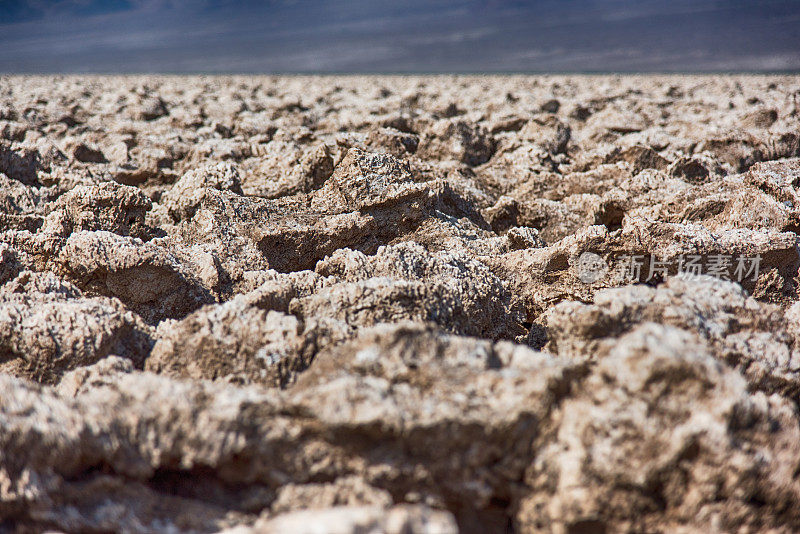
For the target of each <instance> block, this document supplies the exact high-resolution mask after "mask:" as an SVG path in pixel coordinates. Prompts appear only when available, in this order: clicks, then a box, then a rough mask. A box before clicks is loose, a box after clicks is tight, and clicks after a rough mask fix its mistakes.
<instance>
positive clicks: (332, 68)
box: [0, 0, 800, 73]
mask: <svg viewBox="0 0 800 534" xmlns="http://www.w3.org/2000/svg"><path fill="white" fill-rule="evenodd" d="M653 71H658V72H730V71H750V72H753V71H755V72H796V71H800V0H763V1H754V0H727V1H723V0H638V1H625V0H543V1H532V2H523V1H515V0H481V1H478V0H475V1H457V0H412V1H406V2H404V1H400V0H352V1H311V0H272V1H253V0H242V1H233V0H103V1H101V0H57V1H48V0H0V72H7V73H8V72H15V73H35V72H72V73H80V72H99V73H106V72H107V73H120V72H121V73H139V72H164V73H192V72H211V73H215V72H219V73H281V72H286V73H307V72H317V73H327V72H348V73H349V72H352V73H361V72H381V73H392V72H402V73H408V72H653Z"/></svg>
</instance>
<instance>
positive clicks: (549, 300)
mask: <svg viewBox="0 0 800 534" xmlns="http://www.w3.org/2000/svg"><path fill="white" fill-rule="evenodd" d="M798 100H800V77H790V76H786V77H778V76H771V77H755V76H752V77H748V76H715V77H710V76H709V77H702V76H700V77H644V76H627V77H610V76H608V77H602V76H597V77H547V76H539V77H446V76H441V77H319V78H314V77H310V78H309V77H196V78H187V77H135V76H132V77H80V78H78V77H0V371H1V372H2V373H1V374H0V531H1V532H41V531H61V532H216V531H225V532H228V533H237V534H255V533H273V532H275V533H283V532H294V533H312V532H314V533H319V532H335V533H353V534H355V533H362V532H369V533H378V532H386V533H392V534H395V533H396V534H400V533H430V534H445V533H454V532H465V533H483V532H513V533H556V534H595V533H612V532H631V533H633V532H663V533H693V532H704V533H714V532H741V533H753V532H771V533H790V532H796V531H798V530H800V507H798V506H797V503H798V502H800V411H798V406H799V404H798V402H800V295H798V284H800V278H798V268H799V267H800V256H799V255H798V248H797V234H798V232H800V109H798V105H799V104H798Z"/></svg>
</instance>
